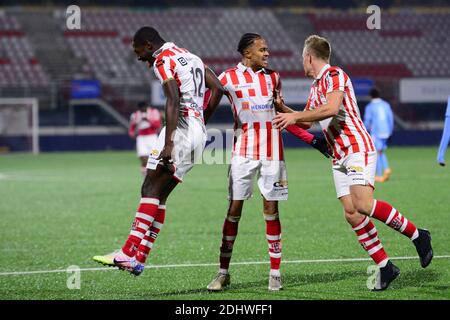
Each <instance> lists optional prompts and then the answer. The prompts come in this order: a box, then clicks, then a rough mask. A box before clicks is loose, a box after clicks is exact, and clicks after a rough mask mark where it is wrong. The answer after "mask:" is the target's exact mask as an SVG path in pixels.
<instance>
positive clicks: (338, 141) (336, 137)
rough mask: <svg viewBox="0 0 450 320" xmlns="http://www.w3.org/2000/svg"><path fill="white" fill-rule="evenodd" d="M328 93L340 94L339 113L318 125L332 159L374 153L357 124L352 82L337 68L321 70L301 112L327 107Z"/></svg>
mask: <svg viewBox="0 0 450 320" xmlns="http://www.w3.org/2000/svg"><path fill="white" fill-rule="evenodd" d="M332 91H342V92H344V99H343V101H342V104H341V105H340V107H339V113H338V114H337V115H336V116H334V117H332V118H328V119H325V120H322V121H319V123H320V126H321V127H322V131H323V133H324V135H325V138H326V140H327V142H328V145H329V146H330V148H331V150H333V154H334V157H335V159H336V160H340V159H342V158H344V157H346V156H347V155H348V154H349V153H357V152H371V151H375V148H374V144H373V142H372V138H371V137H370V135H369V133H368V132H367V130H366V128H365V126H364V124H363V122H362V120H361V115H360V112H359V108H358V104H357V102H356V97H355V92H354V91H353V85H352V82H351V80H350V78H349V76H348V75H347V74H346V73H345V72H344V71H343V70H342V69H341V68H339V67H331V66H330V65H329V64H327V65H325V66H324V67H323V68H322V70H321V71H320V72H319V74H318V76H317V77H316V79H315V80H314V82H313V85H312V87H311V91H310V94H309V98H308V102H307V104H306V108H305V109H306V110H309V109H315V108H320V106H321V105H323V104H326V103H327V99H326V96H327V93H330V92H332Z"/></svg>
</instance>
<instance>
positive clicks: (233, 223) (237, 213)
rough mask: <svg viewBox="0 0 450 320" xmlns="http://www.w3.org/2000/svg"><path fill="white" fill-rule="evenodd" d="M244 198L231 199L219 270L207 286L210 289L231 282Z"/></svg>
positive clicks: (223, 286) (225, 223)
mask: <svg viewBox="0 0 450 320" xmlns="http://www.w3.org/2000/svg"><path fill="white" fill-rule="evenodd" d="M243 206H244V200H230V205H229V207H228V212H227V216H226V217H225V221H224V222H223V226H222V244H221V246H220V257H219V272H218V273H217V274H216V276H215V277H214V279H213V280H212V281H211V282H210V283H209V284H208V286H207V287H206V288H207V289H208V290H209V291H221V290H223V289H224V288H225V287H226V286H228V285H229V284H230V280H231V277H230V273H229V271H228V269H229V268H230V261H231V255H232V253H233V246H234V242H235V240H236V236H237V233H238V227H239V220H240V219H241V215H242V208H243Z"/></svg>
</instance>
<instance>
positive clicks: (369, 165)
mask: <svg viewBox="0 0 450 320" xmlns="http://www.w3.org/2000/svg"><path fill="white" fill-rule="evenodd" d="M376 166H377V153H376V152H369V153H361V152H359V153H352V154H349V155H348V156H347V157H345V158H343V159H342V160H340V164H337V165H333V178H334V185H335V187H336V194H337V197H338V198H340V197H343V196H346V195H349V194H350V186H353V185H363V186H367V185H369V186H371V187H372V188H373V187H374V184H375V170H376Z"/></svg>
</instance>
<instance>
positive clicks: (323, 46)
mask: <svg viewBox="0 0 450 320" xmlns="http://www.w3.org/2000/svg"><path fill="white" fill-rule="evenodd" d="M304 48H305V49H306V51H308V53H310V54H312V55H313V56H315V57H317V58H319V59H322V60H325V61H330V56H331V45H330V43H329V42H328V40H327V39H325V38H324V37H320V36H318V35H315V34H314V35H311V36H309V37H308V38H306V40H305V45H304Z"/></svg>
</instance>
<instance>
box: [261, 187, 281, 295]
mask: <svg viewBox="0 0 450 320" xmlns="http://www.w3.org/2000/svg"><path fill="white" fill-rule="evenodd" d="M263 210H264V220H265V222H266V239H267V244H268V246H269V257H270V272H269V290H271V291H277V290H280V289H282V288H283V287H282V284H281V273H280V264H281V223H280V218H279V213H278V201H268V200H266V199H265V198H264V196H263Z"/></svg>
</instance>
